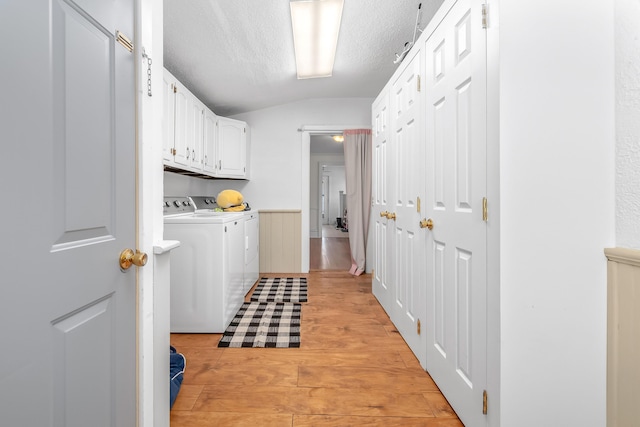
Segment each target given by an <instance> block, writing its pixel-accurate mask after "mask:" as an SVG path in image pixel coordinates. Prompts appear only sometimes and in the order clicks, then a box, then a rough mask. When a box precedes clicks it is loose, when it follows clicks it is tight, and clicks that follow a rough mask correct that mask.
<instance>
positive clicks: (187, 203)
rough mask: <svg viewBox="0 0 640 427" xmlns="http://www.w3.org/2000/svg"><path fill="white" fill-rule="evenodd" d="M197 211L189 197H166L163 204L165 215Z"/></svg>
mask: <svg viewBox="0 0 640 427" xmlns="http://www.w3.org/2000/svg"><path fill="white" fill-rule="evenodd" d="M193 212H195V208H194V206H193V203H191V200H190V199H189V198H188V197H173V196H170V197H165V198H164V204H163V206H162V213H163V214H164V215H177V214H186V213H193Z"/></svg>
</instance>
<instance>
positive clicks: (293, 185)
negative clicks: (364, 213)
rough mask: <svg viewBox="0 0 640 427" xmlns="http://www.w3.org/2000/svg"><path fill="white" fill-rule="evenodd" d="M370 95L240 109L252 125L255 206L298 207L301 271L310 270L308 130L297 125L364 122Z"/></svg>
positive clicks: (250, 187)
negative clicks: (255, 109) (247, 111)
mask: <svg viewBox="0 0 640 427" xmlns="http://www.w3.org/2000/svg"><path fill="white" fill-rule="evenodd" d="M372 102H373V98H340V99H310V100H305V101H301V102H295V103H290V104H285V105H280V106H276V107H271V108H266V109H263V110H258V111H253V112H249V113H244V114H239V115H236V116H234V117H233V118H235V119H239V120H244V121H246V122H247V123H248V125H249V127H250V128H251V148H250V156H251V158H250V161H251V181H250V182H248V183H247V185H246V187H245V188H244V190H243V194H244V196H245V199H247V200H250V201H252V206H257V207H258V208H259V209H301V210H302V267H301V268H302V271H303V272H305V271H308V269H309V203H310V198H309V185H310V184H309V182H310V179H309V174H310V169H309V163H310V153H309V134H308V133H306V132H299V131H298V129H300V128H301V127H302V126H305V125H307V126H337V127H339V126H358V127H360V126H369V127H370V124H371V103H372Z"/></svg>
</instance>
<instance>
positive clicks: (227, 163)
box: [216, 117, 247, 178]
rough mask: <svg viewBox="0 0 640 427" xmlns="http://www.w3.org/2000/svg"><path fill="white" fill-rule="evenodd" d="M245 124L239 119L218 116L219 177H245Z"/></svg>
mask: <svg viewBox="0 0 640 427" xmlns="http://www.w3.org/2000/svg"><path fill="white" fill-rule="evenodd" d="M246 159H247V124H246V123H245V122H241V121H239V120H233V119H228V118H225V117H218V171H217V173H216V175H217V176H219V177H224V178H246V175H247V162H246Z"/></svg>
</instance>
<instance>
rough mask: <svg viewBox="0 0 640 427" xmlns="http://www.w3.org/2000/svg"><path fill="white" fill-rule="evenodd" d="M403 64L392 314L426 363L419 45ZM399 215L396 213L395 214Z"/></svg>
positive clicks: (397, 117)
mask: <svg viewBox="0 0 640 427" xmlns="http://www.w3.org/2000/svg"><path fill="white" fill-rule="evenodd" d="M411 55H412V56H411V57H409V56H408V57H407V58H406V59H405V62H404V63H403V64H402V66H403V67H404V71H403V72H402V73H401V74H400V76H399V77H398V79H397V80H396V81H395V82H394V84H393V86H392V88H391V112H392V131H391V132H392V135H391V138H392V140H393V147H394V156H393V158H394V163H395V164H394V173H395V177H394V178H393V179H392V181H391V182H392V183H393V187H394V188H393V190H392V194H393V199H392V202H391V204H390V208H391V209H392V212H391V213H392V218H390V220H389V221H388V226H391V227H393V244H392V246H393V248H394V250H393V255H392V256H393V257H394V260H393V261H392V263H393V265H394V276H393V277H394V279H393V280H394V285H395V286H394V290H395V292H394V295H393V309H392V314H391V319H392V320H393V323H394V324H395V325H396V327H397V328H398V331H399V332H400V333H401V334H402V337H403V338H404V340H405V341H406V342H407V344H408V345H409V347H410V348H411V350H412V351H413V353H414V354H415V355H416V357H417V358H418V360H419V361H420V364H421V365H422V366H423V367H425V368H426V334H425V332H424V330H423V328H422V322H423V321H424V319H425V316H426V304H425V298H426V286H425V283H424V282H423V280H422V277H421V276H422V275H421V270H422V269H423V268H424V265H423V262H422V260H424V238H420V237H419V236H422V234H423V233H424V232H423V231H422V230H421V229H420V227H419V222H420V212H419V209H420V208H421V207H420V206H419V202H418V198H419V195H420V194H422V187H423V183H424V179H422V178H421V174H423V173H424V168H423V167H421V166H422V165H421V162H420V159H421V153H422V152H423V151H422V145H423V141H422V138H423V136H422V135H423V131H422V127H421V123H422V120H420V119H421V114H422V97H421V87H420V85H421V77H420V74H421V73H422V54H421V52H420V50H419V49H415V48H414V50H413V51H412V53H411ZM393 215H395V219H394V218H393Z"/></svg>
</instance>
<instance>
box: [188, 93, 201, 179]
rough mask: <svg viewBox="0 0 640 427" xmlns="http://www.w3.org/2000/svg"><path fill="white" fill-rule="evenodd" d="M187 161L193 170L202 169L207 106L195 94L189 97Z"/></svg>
mask: <svg viewBox="0 0 640 427" xmlns="http://www.w3.org/2000/svg"><path fill="white" fill-rule="evenodd" d="M187 105H188V110H187V120H188V121H187V144H186V149H187V161H188V166H189V167H190V168H191V170H195V171H201V170H202V166H203V165H202V147H203V143H204V137H203V133H204V111H205V106H204V104H203V103H202V102H200V101H198V99H197V98H196V97H194V96H193V95H191V96H189V97H188V99H187Z"/></svg>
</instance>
